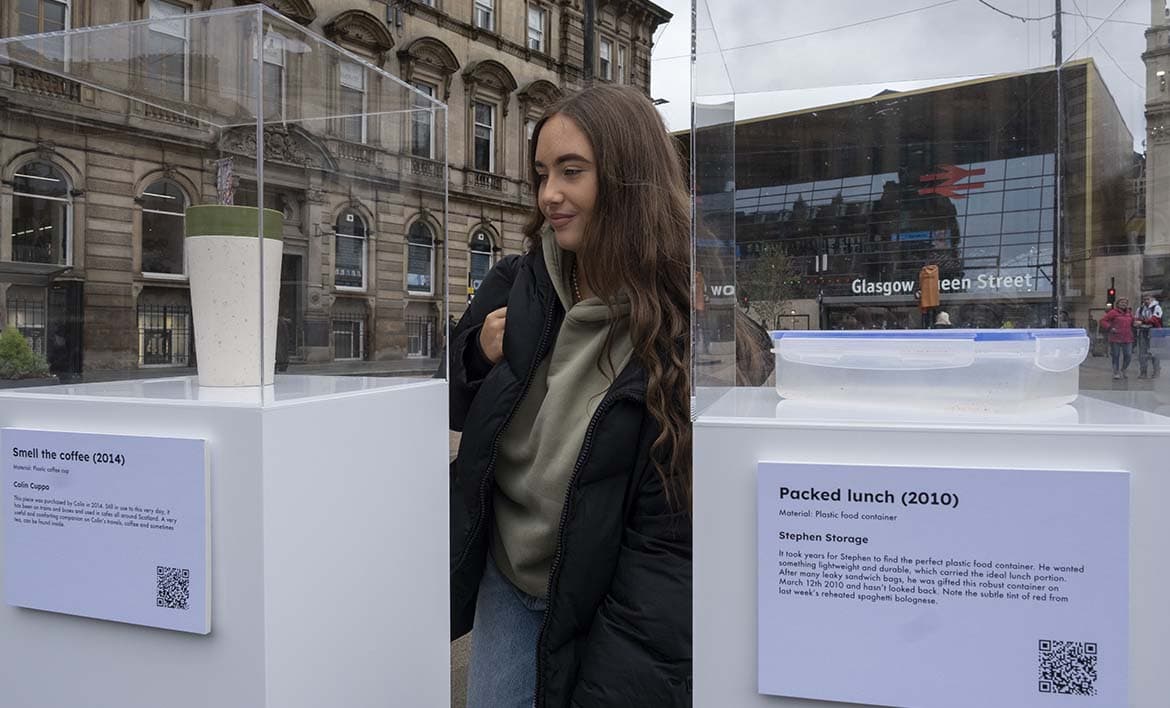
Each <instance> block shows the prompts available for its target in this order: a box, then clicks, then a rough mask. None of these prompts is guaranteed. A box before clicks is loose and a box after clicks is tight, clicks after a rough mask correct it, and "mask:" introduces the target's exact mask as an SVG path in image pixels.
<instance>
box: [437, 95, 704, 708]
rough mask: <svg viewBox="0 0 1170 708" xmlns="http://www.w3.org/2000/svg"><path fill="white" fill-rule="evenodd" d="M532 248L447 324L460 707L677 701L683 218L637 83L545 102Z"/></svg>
mask: <svg viewBox="0 0 1170 708" xmlns="http://www.w3.org/2000/svg"><path fill="white" fill-rule="evenodd" d="M532 144H533V146H534V149H533V152H532V154H531V155H529V168H530V169H531V174H532V183H533V193H534V194H535V195H536V209H535V210H534V211H533V214H532V216H531V219H530V220H529V222H528V224H527V225H526V226H525V229H524V234H525V236H526V237H527V242H528V243H530V244H531V247H530V248H529V250H528V252H527V253H525V254H524V255H522V256H510V257H507V258H504V259H503V260H501V261H500V263H499V264H497V265H496V267H495V268H494V269H493V270H492V272H491V273H490V274H489V275H488V277H487V278H486V279H485V280H484V282H483V284H482V286H481V287H480V288H479V290H478V291H477V292H476V295H475V299H474V300H473V301H472V303H471V305H470V307H469V308H468V311H467V313H466V314H465V315H464V316H463V319H462V320H461V321H460V322H459V324H458V326H457V327H456V328H455V332H454V334H453V335H452V342H451V351H450V365H451V369H450V371H451V427H452V429H454V430H461V431H462V432H463V437H462V440H461V442H460V445H459V454H458V457H457V459H456V461H455V463H454V464H453V465H452V479H451V595H452V606H451V612H452V617H451V622H452V632H453V636H455V637H458V636H461V635H463V634H465V633H466V632H468V631H469V630H472V629H474V632H473V635H472V657H471V666H470V675H469V679H468V705H469V707H470V708H482V707H491V708H510V707H512V706H516V707H518V708H519V707H522V706H523V707H528V706H533V705H536V706H538V707H541V708H543V707H546V706H547V707H549V708H553V707H560V706H582V707H588V708H592V707H593V706H655V707H656V708H658V707H669V706H682V705H688V706H689V705H690V677H691V519H690V490H691V428H690V379H689V351H688V348H689V325H688V322H689V314H690V304H689V291H690V266H689V256H690V245H689V244H690V240H689V232H690V221H689V220H690V209H689V204H688V194H687V190H686V184H685V181H684V178H683V167H682V162H681V160H680V157H679V154H678V152H677V150H676V149H675V147H674V143H673V142H672V141H671V139H670V138H669V136H668V135H667V133H666V130H665V128H664V127H663V124H662V120H661V118H660V117H659V116H658V113H657V111H656V110H655V109H654V107H653V106H652V105H651V104H650V102H649V101H648V100H647V99H646V97H645V96H644V95H642V94H641V93H639V92H638V91H636V90H633V89H629V88H622V87H611V86H604V87H595V88H590V89H586V90H584V91H582V92H580V93H577V94H575V95H571V96H568V97H566V98H564V99H562V100H561V101H559V102H557V103H556V104H555V105H553V106H551V107H550V108H549V109H548V111H547V112H546V113H545V115H544V117H543V118H542V119H541V120H540V121H539V122H538V123H537V124H536V129H535V131H534V133H533V140H532Z"/></svg>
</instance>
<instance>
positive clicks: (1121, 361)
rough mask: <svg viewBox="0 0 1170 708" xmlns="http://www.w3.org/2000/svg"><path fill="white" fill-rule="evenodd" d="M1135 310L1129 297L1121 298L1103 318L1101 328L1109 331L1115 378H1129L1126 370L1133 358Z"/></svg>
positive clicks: (1110, 354)
mask: <svg viewBox="0 0 1170 708" xmlns="http://www.w3.org/2000/svg"><path fill="white" fill-rule="evenodd" d="M1134 321H1135V320H1134V315H1133V311H1132V310H1130V309H1129V299H1127V298H1124V297H1123V298H1119V299H1118V300H1117V304H1116V305H1114V307H1113V309H1112V310H1110V311H1109V312H1106V313H1105V316H1104V317H1102V318H1101V323H1100V324H1101V329H1102V330H1104V331H1106V332H1108V333H1109V356H1110V357H1111V358H1112V359H1113V378H1114V379H1125V378H1129V377H1128V376H1127V375H1126V373H1125V370H1126V369H1128V368H1129V362H1130V360H1131V359H1132V358H1133V340H1134V336H1133V326H1134Z"/></svg>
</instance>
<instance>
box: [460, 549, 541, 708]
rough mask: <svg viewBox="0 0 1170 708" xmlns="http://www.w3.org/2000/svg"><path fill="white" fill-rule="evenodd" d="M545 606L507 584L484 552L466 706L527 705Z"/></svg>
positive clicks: (532, 688) (531, 695) (503, 707)
mask: <svg viewBox="0 0 1170 708" xmlns="http://www.w3.org/2000/svg"><path fill="white" fill-rule="evenodd" d="M547 606H548V602H547V601H546V600H542V599H540V598H537V597H532V596H531V595H529V594H527V593H525V592H523V591H522V590H520V589H518V588H517V587H516V586H515V585H512V583H511V582H509V580H508V579H507V578H506V577H504V574H503V573H501V572H500V570H499V568H497V567H496V562H495V560H493V559H492V557H491V556H490V555H489V556H488V559H487V563H486V564H485V567H484V571H483V579H482V580H480V581H479V596H478V599H477V600H476V606H475V625H474V627H473V628H472V632H471V665H470V667H469V668H468V675H467V708H532V704H533V703H534V702H535V699H536V644H537V642H538V641H539V640H540V627H541V625H542V624H543V623H544V610H545V608H546V607H547Z"/></svg>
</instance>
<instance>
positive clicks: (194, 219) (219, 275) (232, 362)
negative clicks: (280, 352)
mask: <svg viewBox="0 0 1170 708" xmlns="http://www.w3.org/2000/svg"><path fill="white" fill-rule="evenodd" d="M265 211H266V215H265V233H266V237H265V238H258V237H257V235H256V233H257V221H258V219H257V214H256V209H254V208H252V207H236V206H222V205H205V206H196V207H191V208H190V209H188V210H187V220H186V221H187V237H186V239H185V240H184V245H185V247H186V251H187V271H188V276H189V278H190V284H191V313H192V315H193V317H194V320H195V321H194V324H195V354H196V359H197V361H198V367H199V385H200V386H219V387H222V386H257V385H260V384H261V382H263V385H269V384H271V383H272V382H273V379H274V372H275V369H276V322H277V313H278V305H279V301H280V263H281V255H282V254H283V252H284V244H283V242H281V240H280V239H279V238H274V237H273V236H272V235H271V234H275V235H276V236H279V234H280V228H281V220H282V218H283V215H282V214H281V213H280V212H275V211H271V210H265ZM273 222H276V223H275V226H273ZM213 231H220V232H222V233H209V232H213ZM261 248H263V253H264V256H263V277H261V255H260V253H261ZM262 294H263V306H262V305H261V295H262ZM262 307H263V316H261V309H262ZM261 360H263V369H262V370H261Z"/></svg>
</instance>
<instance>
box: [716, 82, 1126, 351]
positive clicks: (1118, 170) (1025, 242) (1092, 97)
mask: <svg viewBox="0 0 1170 708" xmlns="http://www.w3.org/2000/svg"><path fill="white" fill-rule="evenodd" d="M1060 81H1061V91H1060V92H1059V94H1058V92H1057V72H1056V71H1054V70H1052V69H1048V70H1040V71H1032V72H1027V73H1019V74H1010V75H998V76H991V77H986V78H978V79H973V80H968V81H963V82H958V83H952V84H947V85H942V86H936V87H932V88H927V89H921V90H915V91H908V92H894V91H884V92H881V93H879V94H877V95H875V96H873V97H871V98H868V99H865V100H860V101H853V102H850V103H844V104H839V105H831V106H824V107H819V108H815V109H810V110H803V111H800V112H795V113H787V114H780V115H775V116H768V117H764V118H756V119H750V120H745V121H739V122H737V123H736V127H735V155H736V191H735V208H734V213H735V232H736V249H737V279H738V290H737V295H738V297H739V304H740V305H741V306H745V305H746V306H748V307H753V300H755V301H756V302H757V303H760V304H763V303H764V302H765V301H767V300H776V299H781V300H783V301H784V303H785V304H784V308H783V312H776V311H774V310H769V308H763V307H761V308H758V309H759V310H760V311H759V312H755V313H754V314H755V316H756V318H757V319H763V320H765V324H766V325H767V326H768V327H775V328H783V329H799V328H813V329H816V328H821V329H830V328H832V329H855V328H878V329H881V328H907V327H920V326H922V325H923V324H924V322H923V315H922V314H921V313H920V311H919V300H918V292H919V289H920V287H919V275H920V271H921V270H922V268H923V267H924V266H927V265H935V266H937V267H938V272H939V295H940V304H939V308H937V309H936V310H933V311H932V312H931V313H929V314H928V321H931V322H932V321H933V318H934V317H937V314H938V313H939V312H944V311H945V312H947V313H948V316H949V318H950V319H951V321H952V323H953V324H954V325H955V326H963V327H1025V326H1027V327H1038V326H1040V327H1042V326H1051V325H1053V324H1056V323H1057V322H1058V321H1059V323H1060V324H1061V325H1066V326H1067V325H1075V326H1082V327H1083V326H1086V325H1087V323H1088V321H1089V320H1090V319H1091V318H1093V317H1095V316H1096V315H1097V313H1095V312H1091V310H1093V309H1094V306H1095V305H1096V306H1099V305H1100V303H1099V302H1098V301H1099V300H1100V297H1098V295H1099V294H1098V293H1097V292H1096V290H1097V289H1100V290H1101V294H1103V293H1104V290H1105V288H1104V287H1100V288H1098V287H1095V284H1096V283H1097V282H1099V281H1101V280H1102V278H1105V279H1107V278H1108V273H1107V272H1105V271H1106V270H1107V269H1109V268H1110V267H1116V266H1117V264H1116V263H1115V262H1113V261H1111V260H1110V259H1108V258H1106V259H1101V258H1099V257H1101V256H1109V255H1122V256H1123V257H1124V255H1125V254H1134V255H1131V256H1130V257H1131V258H1138V257H1139V256H1137V255H1136V254H1137V253H1138V252H1139V251H1140V248H1141V246H1142V244H1141V243H1138V242H1139V241H1140V240H1142V239H1143V234H1144V232H1145V229H1144V225H1143V223H1142V222H1143V220H1144V206H1143V197H1142V195H1141V193H1140V180H1138V179H1135V178H1136V177H1137V176H1138V175H1140V174H1141V171H1142V167H1143V165H1142V164H1141V162H1142V158H1141V157H1140V156H1139V155H1138V154H1136V153H1135V150H1134V141H1133V136H1132V134H1131V133H1130V131H1129V130H1128V129H1127V127H1126V125H1125V122H1124V120H1123V118H1122V115H1121V113H1120V112H1119V110H1118V107H1117V104H1116V102H1115V101H1114V99H1113V97H1112V96H1111V95H1110V93H1109V91H1108V89H1107V88H1106V86H1105V84H1104V82H1103V81H1102V80H1101V77H1100V74H1099V73H1098V71H1097V67H1096V65H1095V64H1094V62H1093V61H1092V60H1091V59H1086V60H1081V61H1078V62H1075V63H1069V64H1066V65H1065V66H1064V67H1063V69H1062V71H1061V78H1060ZM1058 102H1062V103H1063V104H1064V105H1065V107H1066V115H1067V120H1066V122H1065V124H1064V126H1063V128H1060V129H1059V131H1060V132H1058V122H1057V116H1056V106H1057V105H1059V103H1058ZM1060 141H1063V142H1064V150H1058V149H1057V146H1058V144H1059V143H1060ZM1058 155H1059V157H1058ZM1058 173H1059V174H1062V175H1063V180H1061V186H1060V190H1061V191H1062V192H1063V193H1061V192H1058V187H1057V179H1056V176H1057V174H1058ZM761 259H764V260H769V261H771V262H772V263H771V265H772V267H771V270H770V271H769V272H770V273H773V274H774V273H777V272H780V273H783V274H784V276H785V277H783V278H781V279H780V280H781V281H782V282H783V286H782V287H780V288H779V289H777V287H776V286H774V285H773V286H769V287H766V288H760V287H754V286H755V285H756V283H755V281H754V280H753V278H751V277H750V271H751V269H752V268H753V267H754V264H755V263H758V262H759V261H760V260H761ZM1097 271H1100V272H1097ZM769 280H770V281H771V282H773V283H774V282H775V281H776V278H774V277H773V278H770V279H769ZM753 289H754V290H756V292H753ZM1058 295H1059V297H1058ZM1058 313H1059V314H1058ZM769 315H771V317H769Z"/></svg>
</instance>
